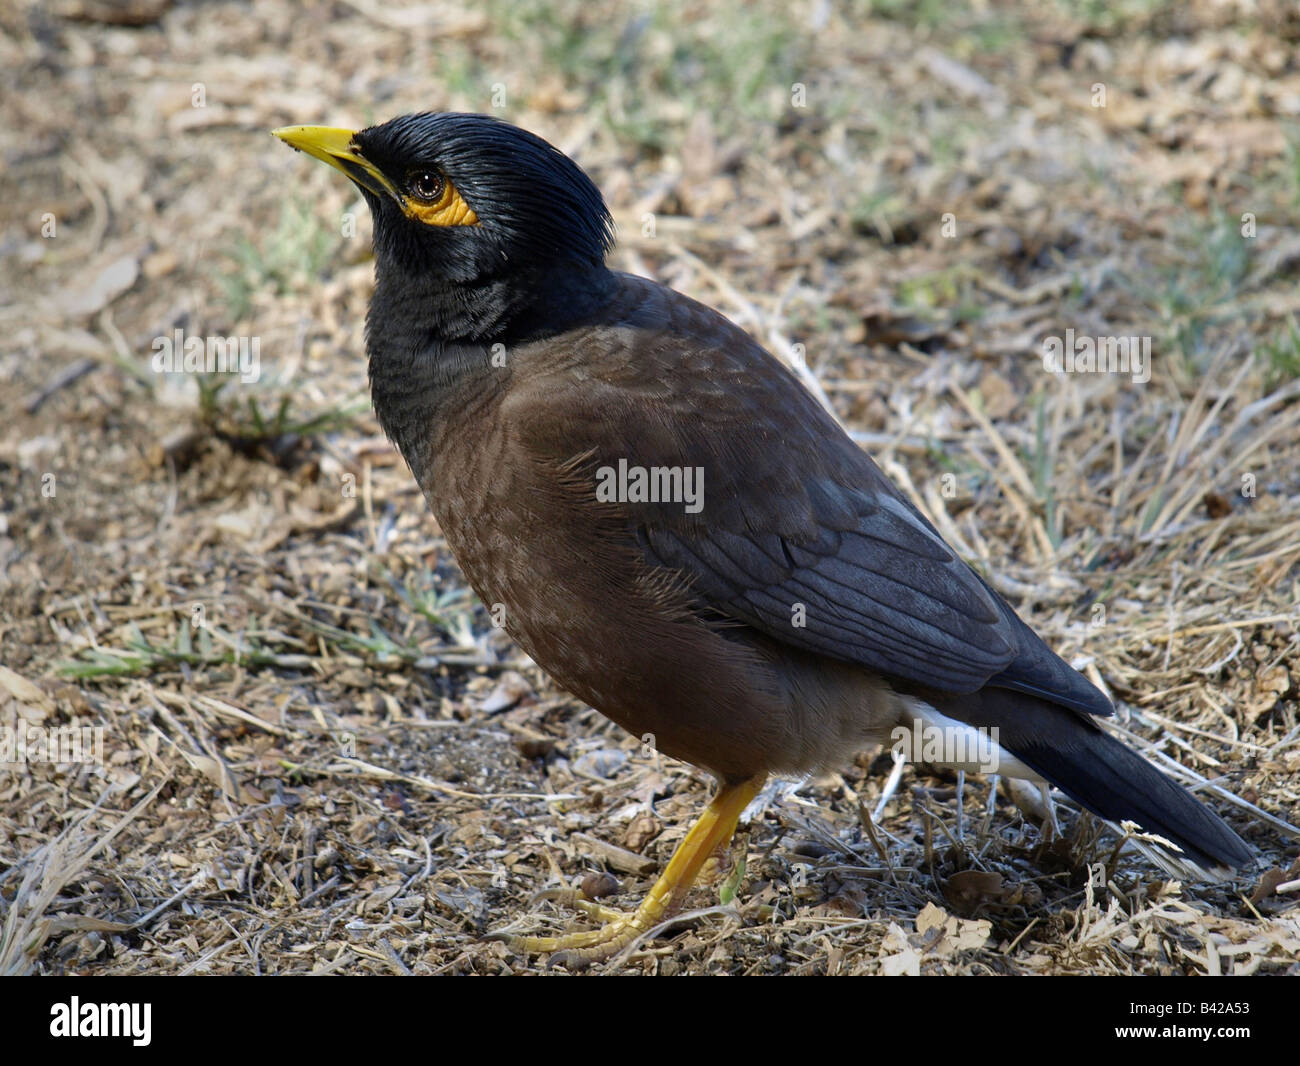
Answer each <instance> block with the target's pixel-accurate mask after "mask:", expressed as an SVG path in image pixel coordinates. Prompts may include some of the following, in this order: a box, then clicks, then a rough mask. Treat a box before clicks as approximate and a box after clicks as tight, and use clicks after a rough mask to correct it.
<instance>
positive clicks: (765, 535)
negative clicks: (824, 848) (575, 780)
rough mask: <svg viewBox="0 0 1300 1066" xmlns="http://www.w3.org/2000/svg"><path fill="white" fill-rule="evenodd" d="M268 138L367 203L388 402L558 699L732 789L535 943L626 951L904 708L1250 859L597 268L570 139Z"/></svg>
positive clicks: (1108, 805)
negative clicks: (646, 861) (761, 818)
mask: <svg viewBox="0 0 1300 1066" xmlns="http://www.w3.org/2000/svg"><path fill="white" fill-rule="evenodd" d="M275 133H276V136H278V137H279V138H281V139H282V140H284V141H286V142H287V143H288V144H290V145H292V146H293V147H294V148H298V149H301V150H302V151H304V152H307V153H309V154H310V155H313V156H315V157H316V158H318V159H321V160H324V161H325V162H326V163H329V164H331V165H332V166H335V167H337V168H338V169H339V170H341V171H343V173H344V174H346V175H347V176H348V177H349V178H350V179H352V181H353V182H355V183H356V185H357V186H358V187H359V188H360V190H361V192H362V194H363V195H364V197H365V199H366V201H367V203H368V204H369V206H370V210H371V213H372V214H373V216H374V246H375V258H376V268H375V274H376V282H375V292H374V296H373V298H372V300H371V304H370V312H369V316H368V317H367V320H366V347H367V352H368V355H369V361H370V365H369V370H370V386H371V392H372V395H373V399H374V405H375V411H376V413H377V414H378V417H379V420H380V422H381V424H382V425H383V428H384V430H385V431H386V432H387V434H388V435H389V436H390V437H391V438H392V439H393V441H394V442H395V443H396V445H397V447H398V448H399V449H400V450H401V453H402V455H403V456H404V457H405V458H406V461H407V463H409V464H410V467H411V470H412V471H413V472H414V474H415V477H416V479H417V480H418V481H419V483H420V487H421V488H422V489H423V490H424V494H425V496H426V497H427V499H428V501H429V504H430V505H431V507H432V508H433V512H434V514H435V515H436V516H437V519H438V522H439V524H440V526H441V527H442V531H443V533H444V534H445V535H446V538H447V543H448V544H449V545H450V547H451V549H452V551H453V552H454V553H455V556H456V559H457V561H458V562H459V564H460V566H461V568H462V569H463V570H464V573H465V576H466V577H467V578H468V580H469V582H470V584H471V585H472V586H473V587H474V590H475V592H477V593H478V596H479V598H480V599H481V600H482V601H483V602H484V603H485V604H488V605H503V607H504V624H505V628H506V629H507V631H508V632H509V633H510V634H511V636H512V637H513V638H514V639H515V640H516V641H517V642H518V643H519V645H520V646H521V647H522V648H523V649H524V650H525V651H526V652H527V653H528V654H529V655H531V656H532V658H533V659H534V660H535V661H536V662H537V663H538V664H539V665H540V666H541V667H542V668H543V669H545V670H546V671H547V672H548V673H549V674H550V675H551V676H552V677H553V678H554V679H555V681H556V682H557V683H558V684H559V685H561V686H563V687H564V688H566V689H567V690H568V691H570V692H571V693H573V694H574V695H575V696H577V697H579V698H580V699H582V700H585V701H586V702H587V703H589V704H590V705H591V706H593V707H595V708H596V709H597V710H599V711H601V712H602V713H603V714H605V715H606V716H608V717H609V718H611V719H613V720H614V721H615V722H617V723H618V724H619V725H620V726H622V727H623V728H624V729H626V730H628V731H629V732H631V733H633V734H634V735H636V736H638V737H641V736H644V735H645V734H647V733H649V734H653V737H654V744H655V746H656V747H657V748H658V749H659V750H660V751H663V752H665V753H667V754H669V755H672V756H675V757H677V758H679V759H684V760H685V761H687V762H690V763H693V764H694V765H696V766H698V767H701V768H703V769H705V770H708V771H709V772H710V773H712V774H713V775H714V776H715V777H716V778H717V780H718V790H717V794H716V795H715V797H714V799H713V801H712V802H711V803H710V804H709V806H708V809H707V810H706V811H705V812H704V814H703V816H702V817H701V818H700V819H699V820H698V821H697V822H696V823H695V825H694V826H693V827H692V828H691V830H690V832H689V833H687V835H686V837H685V839H684V840H683V841H682V843H681V845H680V846H679V847H678V848H677V851H676V852H675V853H674V855H673V857H672V859H671V861H670V862H669V863H668V866H667V868H666V869H665V871H664V873H663V875H662V876H661V877H660V878H659V879H658V881H657V882H656V883H655V885H654V887H653V888H652V889H651V890H650V893H649V894H648V895H647V896H646V898H645V899H644V900H643V901H642V903H641V905H640V906H639V907H638V908H637V909H636V911H634V912H632V913H630V914H621V913H619V912H617V911H613V910H610V909H608V908H605V907H597V906H595V905H594V904H590V903H587V904H585V905H583V910H584V911H585V912H586V913H587V914H588V915H589V916H591V917H593V918H595V919H596V920H597V921H599V922H601V923H603V924H602V925H601V926H600V927H599V928H597V929H595V930H593V931H589V932H581V933H576V934H573V935H569V936H561V937H553V938H519V939H518V940H516V943H517V944H518V945H519V946H520V947H522V948H524V949H527V950H531V951H562V952H564V953H565V955H564V958H565V959H566V961H589V960H593V959H598V958H603V957H607V956H609V955H612V954H613V953H614V952H616V951H618V950H619V949H620V948H622V947H623V946H625V945H627V944H628V943H630V942H631V941H632V940H634V939H635V938H636V937H638V936H640V935H641V934H642V933H644V932H645V931H646V930H648V929H650V928H651V927H653V926H654V925H656V924H657V923H658V922H659V921H661V920H663V919H664V918H665V917H666V916H667V915H669V914H670V913H671V912H672V910H673V909H674V908H676V907H678V906H679V905H680V904H681V903H682V901H683V897H684V896H685V895H686V893H687V891H688V889H689V888H690V886H691V884H692V882H693V881H694V880H695V878H696V876H697V874H698V873H699V871H700V869H701V867H702V866H703V865H704V863H705V862H706V860H707V859H709V857H710V856H712V855H713V854H714V853H715V852H717V851H719V850H720V849H724V848H726V846H727V845H728V844H729V842H730V840H731V836H732V833H733V831H734V830H735V827H736V822H737V819H738V818H739V816H740V814H741V812H742V811H743V810H744V808H745V807H746V805H747V804H749V802H750V801H751V800H752V799H753V798H754V797H755V795H756V794H757V793H758V791H759V789H760V787H761V786H762V784H763V782H764V781H765V779H766V778H767V776H768V775H769V774H774V773H776V774H790V775H797V774H803V773H807V772H809V771H813V770H817V769H820V768H827V767H835V766H840V765H843V764H844V763H845V762H846V761H847V760H848V759H849V758H851V757H852V756H853V755H854V754H855V753H857V752H859V751H861V750H863V749H865V748H868V747H870V746H872V745H876V744H880V743H887V742H888V741H889V739H890V737H891V734H892V731H893V730H894V729H895V727H898V726H903V727H907V728H909V729H910V728H912V727H913V725H914V724H915V723H922V724H924V725H926V726H930V727H946V728H948V729H949V730H956V731H959V732H960V731H963V730H964V731H967V732H973V731H979V732H980V733H981V735H982V736H984V737H990V736H991V737H993V738H995V739H996V741H997V742H998V748H997V752H998V755H999V757H1000V765H999V767H998V769H999V771H1000V772H1001V773H1003V774H1009V775H1015V776H1022V777H1027V778H1030V779H1032V780H1037V781H1047V782H1050V783H1051V784H1053V785H1055V786H1057V787H1058V788H1060V789H1061V790H1062V791H1063V792H1065V793H1066V794H1067V795H1069V796H1071V797H1073V798H1074V799H1075V800H1076V801H1078V802H1079V803H1080V804H1082V805H1083V806H1084V807H1086V808H1087V809H1088V810H1090V811H1093V812H1095V813H1096V814H1097V815H1099V816H1101V817H1102V818H1104V819H1107V820H1109V821H1111V822H1115V823H1127V822H1132V823H1136V825H1137V826H1138V827H1140V829H1141V830H1142V831H1143V832H1144V833H1145V834H1147V838H1146V839H1147V841H1148V844H1150V842H1151V840H1152V838H1156V845H1155V847H1156V850H1157V851H1158V852H1160V853H1161V856H1162V858H1163V859H1164V861H1166V862H1168V863H1170V864H1171V865H1174V866H1175V867H1176V868H1180V869H1184V870H1186V869H1189V868H1190V869H1194V870H1201V871H1207V872H1212V871H1222V870H1223V869H1224V868H1225V867H1234V866H1240V865H1242V864H1244V863H1246V862H1247V861H1248V860H1249V859H1250V857H1251V853H1250V851H1249V849H1248V848H1247V846H1246V845H1245V844H1244V843H1243V842H1242V841H1241V840H1240V839H1239V838H1238V837H1237V835H1236V834H1235V833H1233V832H1232V830H1231V829H1229V828H1228V827H1227V825H1225V824H1224V823H1223V822H1222V821H1221V820H1220V819H1219V818H1218V817H1217V816H1216V815H1214V814H1212V813H1211V812H1210V811H1209V810H1207V809H1206V808H1205V807H1203V806H1202V805H1201V804H1200V803H1198V802H1197V801H1196V800H1195V799H1193V798H1192V797H1191V796H1190V795H1189V794H1188V793H1187V792H1185V791H1184V790H1183V789H1182V788H1181V787H1179V786H1178V785H1176V784H1174V783H1173V782H1172V781H1171V780H1170V779H1169V778H1167V777H1166V776H1164V774H1162V773H1160V772H1158V771H1157V770H1156V769H1155V768H1154V767H1152V766H1151V765H1150V764H1149V763H1148V762H1146V760H1144V759H1143V758H1141V757H1140V756H1138V755H1137V754H1136V753H1135V752H1133V751H1131V750H1129V749H1128V748H1127V747H1125V746H1124V745H1123V744H1121V743H1120V742H1118V741H1117V740H1115V739H1113V738H1112V737H1111V736H1109V735H1108V734H1107V733H1105V732H1103V731H1102V730H1101V729H1100V728H1099V727H1098V726H1097V724H1096V722H1095V719H1096V718H1098V717H1103V716H1106V715H1109V714H1112V713H1113V711H1112V707H1111V704H1110V701H1109V700H1108V699H1107V698H1106V696H1105V695H1103V694H1102V693H1101V692H1100V691H1099V690H1098V689H1097V688H1095V687H1094V686H1093V685H1092V684H1091V683H1090V682H1089V681H1088V680H1087V679H1086V678H1084V677H1083V675H1081V674H1079V673H1077V672H1076V671H1075V670H1073V669H1071V668H1070V667H1069V666H1068V665H1067V664H1066V663H1065V662H1064V661H1063V660H1062V659H1060V658H1059V657H1058V656H1057V655H1056V654H1054V653H1053V652H1052V651H1051V650H1050V649H1049V648H1048V647H1047V645H1046V644H1044V643H1043V642H1042V640H1040V639H1039V638H1038V637H1037V636H1036V635H1035V634H1034V632H1033V631H1032V630H1031V629H1030V628H1029V627H1028V626H1027V625H1025V623H1024V622H1022V621H1021V620H1020V618H1018V617H1017V615H1016V613H1015V611H1014V610H1012V608H1011V607H1010V606H1009V605H1008V604H1007V603H1006V601H1005V600H1003V599H1002V598H1001V597H1000V596H999V595H998V594H997V593H996V592H994V591H993V590H992V589H991V588H990V587H989V585H988V584H987V583H986V582H985V581H984V580H983V579H982V578H981V577H980V576H979V575H978V574H976V573H975V571H973V570H972V569H971V568H970V567H969V566H967V565H966V564H965V563H964V562H963V561H962V560H961V559H960V558H959V557H958V556H957V554H956V553H955V552H954V551H953V550H952V549H951V548H949V547H948V545H947V544H946V543H944V541H943V539H942V538H941V537H940V536H939V534H938V532H936V530H935V528H934V526H932V525H931V524H930V522H929V521H927V520H926V518H925V516H924V515H922V514H921V513H920V512H919V511H918V510H917V509H916V508H915V507H914V506H912V504H911V503H910V502H908V500H907V498H906V497H905V496H904V495H902V494H901V493H900V492H899V491H898V490H897V489H896V488H895V487H894V485H893V484H892V483H891V482H890V481H889V480H888V479H887V478H886V477H885V476H884V474H882V473H881V472H880V470H879V469H878V468H877V467H876V465H875V464H874V463H873V462H872V461H871V459H870V458H868V456H867V455H866V454H865V453H864V452H863V451H862V450H861V449H860V448H858V447H857V446H856V445H855V444H854V443H853V441H852V440H851V439H850V438H849V437H848V436H847V434H846V433H845V432H844V431H843V429H841V427H840V426H839V424H838V423H837V422H836V421H835V419H834V418H833V417H832V416H831V415H830V414H828V413H827V411H826V410H825V409H824V408H823V407H822V406H821V405H820V404H819V403H818V402H817V400H816V399H814V398H813V397H812V396H811V394H809V393H808V392H807V391H806V390H805V389H804V388H803V386H802V385H801V384H800V383H799V381H798V380H797V379H796V378H795V376H794V375H793V374H792V373H791V372H790V371H789V370H787V369H786V367H785V366H783V365H782V364H781V363H780V362H779V361H778V360H777V359H775V358H774V357H773V356H772V355H770V354H769V353H768V352H766V351H765V350H764V349H763V348H762V347H761V346H760V345H759V344H758V343H757V342H755V341H754V339H753V338H752V337H750V336H749V335H748V334H747V333H745V332H744V331H743V330H741V329H740V328H739V327H737V326H735V325H734V324H733V323H731V322H730V321H728V320H727V319H726V318H724V317H723V316H722V315H720V314H719V313H718V312H716V311H714V310H712V309H711V308H708V307H706V306H704V305H703V304H700V303H697V302H696V301H694V300H691V299H688V298H687V297H685V296H682V295H681V294H680V293H677V292H674V291H673V290H671V289H668V288H665V287H664V286H662V285H658V284H656V283H655V282H653V281H649V280H647V279H645V278H640V277H634V276H631V275H628V274H620V273H615V272H613V271H611V270H609V269H608V268H607V267H606V266H605V257H606V254H607V253H608V252H609V251H610V249H611V247H612V244H613V223H612V219H611V217H610V213H609V210H608V208H607V207H606V206H605V203H604V200H603V199H602V197H601V194H600V192H599V191H598V190H597V188H596V186H595V185H594V184H593V183H592V182H591V180H590V179H589V178H588V177H587V176H586V174H584V173H583V172H582V170H580V169H579V168H578V166H577V165H576V164H575V163H573V162H572V161H571V160H570V159H568V158H567V157H566V156H565V155H563V154H562V153H561V152H560V151H558V150H557V149H555V148H554V147H552V146H551V145H549V144H547V143H546V142H545V141H543V140H541V139H540V138H539V137H536V136H534V135H533V134H531V133H528V132H526V131H525V130H522V129H518V128H517V127H515V126H511V125H509V124H507V123H505V122H501V121H498V120H496V119H492V118H488V117H485V116H482V115H470V114H419V115H406V116H403V117H400V118H396V119H393V120H392V121H390V122H386V123H384V124H383V125H380V126H373V127H371V128H369V129H364V130H361V131H359V132H352V131H350V130H342V129H330V128H326V127H317V126H291V127H287V128H284V129H279V130H276V131H275ZM994 729H996V731H997V732H996V733H994V732H993V730H994ZM949 735H956V734H952V733H950V734H949ZM1160 841H1164V842H1165V843H1164V844H1163V845H1162V844H1160Z"/></svg>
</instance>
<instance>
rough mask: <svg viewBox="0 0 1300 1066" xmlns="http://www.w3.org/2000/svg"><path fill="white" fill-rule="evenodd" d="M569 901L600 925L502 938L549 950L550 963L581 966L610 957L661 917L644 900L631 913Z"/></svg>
mask: <svg viewBox="0 0 1300 1066" xmlns="http://www.w3.org/2000/svg"><path fill="white" fill-rule="evenodd" d="M573 905H574V906H575V907H577V908H578V910H580V911H581V912H582V913H583V914H584V915H586V916H587V917H588V918H592V919H594V920H595V921H598V922H601V923H602V925H601V927H600V928H599V929H592V930H589V931H587V932H582V933H568V934H566V935H564V936H510V937H506V938H504V939H505V941H506V943H507V944H509V945H510V946H511V947H512V948H514V949H515V950H516V951H520V952H527V953H530V954H531V953H534V952H548V953H550V954H551V958H550V961H549V963H548V965H550V966H565V967H567V968H569V969H581V968H582V967H583V966H590V965H591V964H592V963H593V962H603V961H604V960H605V959H609V958H613V957H614V956H615V955H617V954H618V953H619V952H620V951H622V950H623V949H624V948H627V947H629V946H630V945H631V944H632V943H633V942H634V941H636V940H637V939H638V938H640V937H641V936H643V935H644V934H645V933H647V932H649V931H650V930H651V929H653V928H654V927H655V926H656V925H658V924H659V922H660V921H661V920H662V919H663V917H664V916H663V915H658V916H656V915H654V914H651V913H649V908H647V907H646V906H645V903H642V905H641V906H640V907H638V908H637V909H636V910H635V911H633V912H632V913H631V914H628V913H626V912H625V911H620V910H615V909H614V908H613V907H602V906H601V905H600V904H598V903H592V902H590V901H589V900H584V899H576V900H574V901H573Z"/></svg>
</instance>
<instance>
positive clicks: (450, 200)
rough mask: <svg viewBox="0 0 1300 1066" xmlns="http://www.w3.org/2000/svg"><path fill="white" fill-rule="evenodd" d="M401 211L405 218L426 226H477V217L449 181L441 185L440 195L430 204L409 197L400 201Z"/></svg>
mask: <svg viewBox="0 0 1300 1066" xmlns="http://www.w3.org/2000/svg"><path fill="white" fill-rule="evenodd" d="M402 210H403V211H404V212H405V214H406V217H407V218H412V219H415V221H416V222H423V223H424V224H425V225H426V226H477V225H478V215H476V214H474V209H473V208H472V207H470V206H469V204H467V203H466V202H465V200H464V198H463V197H462V196H461V195H460V193H459V192H457V191H456V186H454V185H453V184H452V183H451V182H449V181H444V182H443V184H442V195H441V196H439V197H438V199H437V200H436V201H435V202H434V203H431V204H422V203H417V202H416V201H415V200H412V199H411V198H410V197H409V196H408V197H404V198H403V200H402Z"/></svg>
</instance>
